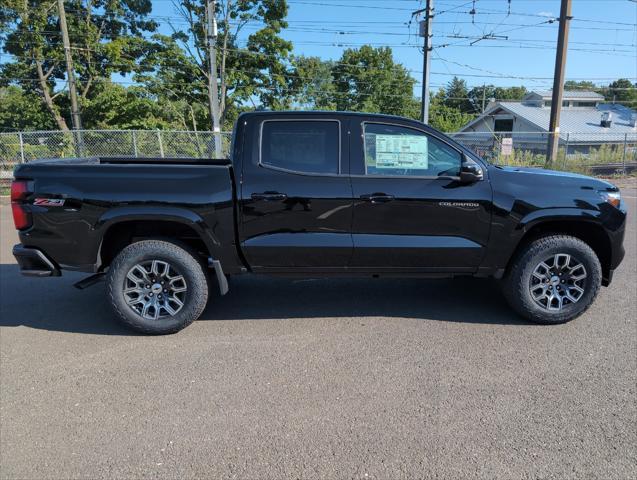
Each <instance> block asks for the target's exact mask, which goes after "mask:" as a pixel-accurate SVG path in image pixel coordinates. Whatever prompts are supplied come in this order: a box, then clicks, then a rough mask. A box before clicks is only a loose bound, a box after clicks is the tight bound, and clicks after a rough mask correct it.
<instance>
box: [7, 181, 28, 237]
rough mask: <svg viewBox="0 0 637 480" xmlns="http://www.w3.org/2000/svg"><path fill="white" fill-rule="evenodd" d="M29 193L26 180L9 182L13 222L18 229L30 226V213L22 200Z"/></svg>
mask: <svg viewBox="0 0 637 480" xmlns="http://www.w3.org/2000/svg"><path fill="white" fill-rule="evenodd" d="M29 193H31V192H30V191H29V182H28V181H27V180H14V181H13V182H12V183H11V210H12V212H13V223H14V224H15V228H17V229H18V230H24V229H25V228H29V227H30V226H31V214H30V213H29V212H27V211H26V209H25V208H24V200H25V199H26V198H27V196H28V195H29Z"/></svg>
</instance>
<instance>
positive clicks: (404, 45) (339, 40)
mask: <svg viewBox="0 0 637 480" xmlns="http://www.w3.org/2000/svg"><path fill="white" fill-rule="evenodd" d="M433 1H434V9H435V10H434V12H435V17H434V19H433V23H432V30H433V39H432V42H433V46H434V50H433V52H432V53H433V56H432V62H431V78H430V83H431V86H432V89H437V88H438V87H440V86H443V85H445V84H446V83H447V82H449V80H450V79H451V78H452V77H453V76H454V75H457V76H458V77H460V78H463V79H465V80H466V81H467V84H468V85H469V87H473V86H478V85H482V84H483V83H486V84H494V85H498V86H519V85H524V86H526V87H527V88H529V89H538V90H539V89H544V90H548V89H550V88H551V86H552V77H553V71H554V68H555V48H556V44H557V31H558V22H553V23H549V22H550V21H551V19H553V18H555V17H558V16H559V10H560V0H546V1H543V0H475V2H473V1H471V0H469V1H468V0H433ZM288 5H289V13H288V17H287V20H288V23H289V26H288V28H287V29H286V30H285V31H284V32H283V34H282V36H283V37H284V38H285V39H287V40H291V41H292V42H293V44H294V54H296V55H299V54H303V55H308V56H318V57H321V58H323V59H334V60H336V59H338V58H339V57H340V56H341V53H342V52H343V50H344V49H346V48H348V47H349V48H352V47H357V46H360V45H362V44H366V43H369V44H371V45H373V46H376V47H378V46H386V45H387V46H391V47H392V49H393V51H394V59H395V60H396V61H398V62H400V63H402V64H403V65H404V66H405V67H406V68H407V69H409V70H410V71H411V74H412V76H414V78H416V79H417V80H418V82H420V81H421V79H422V40H423V39H422V38H420V37H419V36H418V20H419V19H414V20H413V21H412V22H411V25H410V23H409V22H410V19H411V16H412V15H411V14H412V12H413V11H415V10H418V9H420V8H423V6H424V0H288ZM572 8H573V11H572V14H573V21H572V22H571V30H570V41H569V50H568V56H567V67H566V77H567V79H573V80H591V81H593V82H595V83H596V84H599V85H607V84H608V83H609V82H610V81H612V80H614V79H617V78H628V79H630V80H631V81H633V82H636V81H637V56H636V55H637V47H636V45H637V25H636V24H637V1H635V0H573V7H572ZM472 9H475V14H474V15H471V14H470V12H471V10H472ZM509 12H510V13H509ZM152 15H153V16H157V17H160V18H158V19H157V20H158V21H159V23H160V24H161V27H160V29H161V31H162V32H164V33H170V31H171V28H170V25H169V24H168V19H167V18H166V17H172V18H174V19H176V18H178V17H176V13H175V10H174V6H173V4H172V0H153V13H152ZM175 25H176V26H179V24H175ZM258 28H259V27H258V25H249V26H247V27H246V28H245V30H244V33H243V39H242V40H244V41H245V38H246V37H247V35H249V34H250V33H252V32H255V31H256V30H257V29H258ZM489 34H493V35H498V36H499V35H502V36H505V37H508V38H506V39H504V38H501V39H483V40H480V41H478V42H477V43H476V44H474V45H473V46H470V45H469V44H470V43H471V42H473V41H475V40H478V39H479V38H480V37H482V36H484V35H489ZM462 37H469V38H462ZM240 44H241V46H243V45H244V44H245V43H244V42H243V43H240ZM415 90H416V91H417V92H419V91H420V83H419V84H418V85H417V86H416V88H415Z"/></svg>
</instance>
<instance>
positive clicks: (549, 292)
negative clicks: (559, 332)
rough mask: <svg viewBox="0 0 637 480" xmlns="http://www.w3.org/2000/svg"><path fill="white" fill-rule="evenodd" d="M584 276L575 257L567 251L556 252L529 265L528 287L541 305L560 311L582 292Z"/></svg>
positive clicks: (583, 268)
mask: <svg viewBox="0 0 637 480" xmlns="http://www.w3.org/2000/svg"><path fill="white" fill-rule="evenodd" d="M587 276H588V274H587V272H586V268H585V267H584V265H583V264H582V263H581V262H580V261H579V260H577V259H576V258H574V257H572V256H571V255H569V254H567V253H557V254H555V255H553V256H551V257H549V258H547V259H545V260H544V261H542V262H540V263H539V264H538V265H537V266H536V267H535V268H534V269H533V274H532V275H531V280H530V285H529V291H530V293H531V297H532V298H533V300H534V301H535V303H536V304H538V305H539V306H540V307H542V308H543V309H545V310H549V311H554V312H555V311H561V310H562V309H563V308H565V307H567V306H568V305H571V304H574V303H577V302H578V301H579V300H580V299H581V298H582V297H583V296H584V293H585V291H586V290H585V289H586V278H587Z"/></svg>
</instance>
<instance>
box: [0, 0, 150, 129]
mask: <svg viewBox="0 0 637 480" xmlns="http://www.w3.org/2000/svg"><path fill="white" fill-rule="evenodd" d="M66 8H67V23H68V29H69V37H70V42H71V48H72V53H73V62H74V68H75V74H76V78H77V80H78V81H77V84H78V92H79V96H80V103H81V104H84V103H85V102H86V100H87V99H89V98H90V96H91V93H92V90H93V87H94V86H95V85H96V84H97V83H99V82H100V81H103V80H104V79H110V77H111V75H112V74H113V73H119V74H122V75H125V74H129V73H132V72H137V71H140V70H143V69H144V68H149V66H148V64H147V63H146V62H145V56H146V54H147V53H148V51H149V50H150V49H151V45H150V43H149V41H148V40H147V39H145V38H144V33H146V32H152V31H154V30H155V29H156V27H157V25H156V24H155V22H153V21H150V20H148V18H147V15H148V14H149V13H150V12H151V9H152V2H151V0H134V1H131V0H73V1H67V2H66ZM0 31H3V32H8V33H7V34H6V36H5V38H4V42H3V46H2V48H3V50H4V51H5V52H6V53H8V54H10V55H11V56H12V57H11V59H10V61H9V62H6V63H4V64H2V65H1V66H0V82H2V83H3V84H5V85H7V84H18V85H20V86H22V88H23V89H24V91H25V92H29V93H32V94H35V95H37V96H38V97H39V98H40V99H41V101H42V102H43V103H44V105H45V106H46V109H47V110H48V112H49V114H50V116H51V118H52V119H53V120H54V121H55V123H56V125H57V127H58V128H60V129H62V130H66V129H68V127H67V120H66V117H67V116H66V115H64V114H63V113H62V109H61V106H62V105H63V103H64V100H63V96H62V95H63V93H64V92H63V90H62V87H63V86H64V84H65V79H66V71H65V63H64V49H63V47H62V38H61V35H60V33H59V31H60V29H59V15H58V11H57V8H56V4H55V3H54V2H51V1H43V0H4V1H3V2H2V6H1V7H0Z"/></svg>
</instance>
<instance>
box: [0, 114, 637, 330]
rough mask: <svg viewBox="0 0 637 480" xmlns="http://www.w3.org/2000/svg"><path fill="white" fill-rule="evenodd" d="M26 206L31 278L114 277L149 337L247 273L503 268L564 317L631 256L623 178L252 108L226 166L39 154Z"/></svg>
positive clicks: (29, 170) (533, 313)
mask: <svg viewBox="0 0 637 480" xmlns="http://www.w3.org/2000/svg"><path fill="white" fill-rule="evenodd" d="M11 200H12V208H13V215H14V220H15V226H16V228H17V229H18V230H19V235H20V241H21V243H20V244H19V245H16V246H15V248H14V255H15V257H16V259H17V261H18V263H19V264H20V267H21V270H22V273H23V274H25V275H33V276H39V277H45V276H57V275H60V274H61V271H62V270H73V271H80V272H89V273H92V274H94V275H93V276H91V277H89V278H88V279H86V280H83V281H81V282H79V283H78V284H77V285H76V286H78V287H80V288H84V287H86V286H88V285H90V284H92V283H94V282H95V281H96V280H98V279H100V278H102V277H103V276H105V279H106V283H107V292H108V296H109V298H110V302H111V304H112V306H113V308H114V311H115V313H116V315H117V316H118V317H119V318H120V320H121V321H123V322H124V323H125V324H127V325H128V326H130V327H132V328H134V329H136V330H138V331H142V332H145V333H150V334H165V333H171V332H176V331H178V330H180V329H182V328H184V327H185V326H187V325H188V324H190V323H191V322H192V321H193V320H195V319H197V318H198V317H199V316H200V315H201V313H202V312H203V310H204V308H205V306H206V303H207V301H208V292H209V284H210V283H213V285H214V283H216V288H219V290H220V292H221V294H225V293H226V292H227V291H228V282H227V278H228V277H230V276H233V275H241V274H247V273H262V274H268V275H294V276H306V277H326V276H329V277H337V276H373V277H407V276H408V277H453V276H460V275H471V276H475V277H485V278H486V277H493V278H496V279H500V280H501V283H502V287H503V288H502V289H503V292H504V297H505V298H506V299H507V300H508V302H509V303H510V305H511V306H512V307H513V309H514V310H515V311H516V312H518V313H519V314H520V315H522V316H523V317H525V318H527V319H529V320H532V321H534V322H539V323H561V322H566V321H569V320H571V319H573V318H575V317H577V316H578V315H580V314H581V313H582V312H584V311H585V310H586V309H587V308H588V307H589V306H590V305H591V303H592V302H593V301H594V299H595V297H596V296H597V293H598V290H599V288H600V286H602V285H604V286H608V285H609V284H610V282H611V280H612V277H613V271H614V270H615V269H616V268H617V266H618V265H619V264H620V262H621V260H622V258H623V256H624V248H623V245H622V243H623V237H624V226H625V221H626V210H625V207H624V204H623V202H622V200H621V197H620V192H619V190H618V189H617V188H616V187H615V186H613V185H612V184H610V183H608V182H605V181H602V180H598V179H595V178H590V177H586V176H582V175H574V174H567V173H560V172H553V171H547V170H540V169H531V168H512V167H501V166H495V165H490V164H488V163H487V162H485V161H484V160H482V159H481V158H479V157H477V156H476V155H475V154H473V153H472V152H471V151H469V150H468V149H466V148H464V147H463V146H462V145H460V144H458V143H456V142H455V141H453V140H452V139H450V138H449V137H447V136H446V135H444V134H442V133H440V132H438V131H436V130H434V129H432V128H430V127H428V126H426V125H424V124H422V123H419V122H417V121H413V120H409V119H405V118H399V117H393V116H386V115H374V114H358V113H340V112H254V113H246V114H243V115H241V116H240V117H239V119H238V121H237V125H236V128H235V131H234V139H233V143H232V151H231V154H230V158H228V159H183V158H180V159H178V158H173V159H168V158H82V159H71V160H60V159H58V160H44V161H37V162H31V163H28V164H24V165H20V166H18V167H17V168H16V170H15V180H14V181H13V184H12V190H11ZM215 279H216V282H215ZM414 301H419V300H416V299H414Z"/></svg>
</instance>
